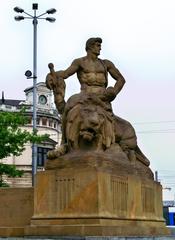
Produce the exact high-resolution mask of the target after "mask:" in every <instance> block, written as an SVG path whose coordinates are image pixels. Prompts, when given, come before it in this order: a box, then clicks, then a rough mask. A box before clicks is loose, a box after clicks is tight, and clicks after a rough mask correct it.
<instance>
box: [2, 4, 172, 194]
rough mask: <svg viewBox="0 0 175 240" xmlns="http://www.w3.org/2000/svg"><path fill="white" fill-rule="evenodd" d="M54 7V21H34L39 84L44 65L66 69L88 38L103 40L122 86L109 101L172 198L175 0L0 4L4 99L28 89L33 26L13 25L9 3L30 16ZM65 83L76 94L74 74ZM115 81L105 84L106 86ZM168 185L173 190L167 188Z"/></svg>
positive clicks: (104, 50)
mask: <svg viewBox="0 0 175 240" xmlns="http://www.w3.org/2000/svg"><path fill="white" fill-rule="evenodd" d="M35 2H36V3H38V4H39V9H38V14H40V13H43V12H45V11H46V10H47V9H49V8H56V9H57V13H56V14H54V16H53V17H55V18H56V22H55V23H49V22H47V21H45V20H40V21H39V23H38V67H37V69H38V82H40V81H45V76H46V74H47V73H48V68H47V65H48V63H49V62H53V63H54V65H55V69H56V70H60V69H65V68H67V67H68V66H69V64H70V63H71V62H72V60H73V59H75V58H78V57H81V56H83V55H85V49H84V46H85V42H86V40H87V39H88V38H89V37H101V38H102V39H103V44H102V51H101V58H102V59H109V60H111V61H112V62H113V63H114V64H115V65H116V67H117V68H118V69H119V70H120V72H121V73H122V75H123V76H124V78H125V79H126V84H125V86H124V88H123V90H122V92H120V94H119V95H118V97H117V98H116V100H115V101H114V103H113V109H114V112H115V114H116V115H118V116H120V117H122V118H124V119H126V120H128V121H130V122H131V123H132V124H133V125H134V127H135V129H136V132H137V137H138V144H139V146H140V148H141V149H142V150H143V152H144V153H145V155H146V156H147V157H148V158H149V160H150V162H151V168H152V170H153V171H155V170H157V171H158V173H159V178H160V179H161V180H163V181H162V183H163V187H171V188H172V190H171V191H168V190H163V192H164V198H169V197H170V198H171V199H174V197H175V188H174V187H175V151H174V149H175V146H174V144H175V140H174V138H175V106H174V105H175V101H174V98H175V97H174V91H175V67H174V64H175V14H174V12H175V1H174V0H88V1H85V0H38V1H31V0H8V1H7V0H1V8H0V26H1V28H0V29H1V44H0V67H1V68H0V69H1V71H0V90H1V91H4V92H5V98H7V99H25V95H24V92H23V91H24V89H25V88H27V87H29V86H31V85H32V80H27V79H26V78H25V76H24V73H25V71H26V70H27V69H31V70H32V58H33V52H32V51H33V50H32V48H33V43H32V41H33V26H32V21H31V20H28V19H25V20H24V21H21V22H16V21H15V20H14V16H16V15H18V14H17V13H15V12H14V11H13V8H14V7H15V6H19V7H21V8H24V9H25V11H26V12H28V13H31V14H33V12H32V3H35ZM66 81H67V90H66V98H68V97H69V96H70V95H71V94H73V93H76V92H79V83H78V81H77V79H76V77H71V78H69V79H67V80H66ZM113 84H114V81H113V80H110V85H113ZM173 183H174V185H173Z"/></svg>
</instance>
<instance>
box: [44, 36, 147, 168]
mask: <svg viewBox="0 0 175 240" xmlns="http://www.w3.org/2000/svg"><path fill="white" fill-rule="evenodd" d="M101 43H102V39H101V38H90V39H88V40H87V42H86V52H87V55H86V56H84V57H81V58H78V59H75V60H74V61H73V62H72V64H71V65H70V67H68V68H67V69H66V70H63V71H57V72H55V71H54V66H53V64H49V68H50V73H49V74H48V75H47V77H46V85H47V87H48V88H49V89H51V90H53V93H54V98H55V104H56V107H57V109H58V111H59V113H60V114H61V115H62V144H61V146H60V147H59V148H58V149H56V150H53V151H50V152H49V153H48V158H49V159H55V158H57V157H59V156H61V155H64V154H66V153H69V152H71V151H74V150H77V151H78V150H79V151H89V150H91V151H102V152H104V153H115V152H116V151H119V149H120V151H122V152H124V153H125V154H126V155H127V157H128V159H129V160H130V161H139V162H140V163H141V164H143V165H145V166H149V160H148V159H147V158H146V157H145V156H144V154H143V153H142V152H141V150H140V149H139V147H138V146H137V138H136V134H135V131H134V128H133V127H132V126H131V124H130V123H129V122H127V121H126V120H124V119H122V118H119V117H118V116H115V115H114V113H113V111H112V106H111V102H112V101H113V100H114V99H115V97H116V96H117V94H118V93H119V92H120V91H121V89H122V88H123V86H124V84H125V79H124V77H123V76H122V75H121V73H120V72H119V70H118V69H117V68H116V67H115V65H114V64H113V63H112V62H111V61H109V60H106V59H105V60H102V59H100V58H98V56H99V55H100V50H101ZM75 73H77V78H78V80H79V82H80V85H81V92H80V93H79V94H75V95H73V96H71V97H70V98H69V99H68V101H67V103H66V102H65V100H64V95H65V82H64V79H67V78H68V77H70V76H71V75H73V74H75ZM108 73H109V74H110V75H111V76H112V78H113V79H115V80H116V83H115V85H114V87H108Z"/></svg>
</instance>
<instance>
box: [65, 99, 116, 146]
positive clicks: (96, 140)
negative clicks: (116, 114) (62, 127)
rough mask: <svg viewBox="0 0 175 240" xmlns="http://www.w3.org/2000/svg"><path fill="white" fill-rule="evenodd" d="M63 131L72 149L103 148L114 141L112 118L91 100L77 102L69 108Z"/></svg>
mask: <svg viewBox="0 0 175 240" xmlns="http://www.w3.org/2000/svg"><path fill="white" fill-rule="evenodd" d="M65 133H66V140H67V143H68V145H69V147H70V148H72V149H81V150H84V149H86V150H87V149H89V150H95V149H103V150H105V149H106V148H109V147H110V145H111V144H112V143H113V142H114V141H115V134H114V125H113V118H112V117H111V116H110V114H109V113H108V112H107V111H106V110H105V109H104V108H102V107H101V106H99V105H95V104H93V102H92V101H89V102H83V103H79V104H77V105H75V106H74V107H73V108H72V109H70V111H69V112H68V114H67V123H66V132H65Z"/></svg>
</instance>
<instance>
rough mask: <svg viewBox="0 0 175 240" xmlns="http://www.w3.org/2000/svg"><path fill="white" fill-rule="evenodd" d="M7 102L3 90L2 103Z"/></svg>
mask: <svg viewBox="0 0 175 240" xmlns="http://www.w3.org/2000/svg"><path fill="white" fill-rule="evenodd" d="M4 103H5V98H4V91H2V104H4Z"/></svg>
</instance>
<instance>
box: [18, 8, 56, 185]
mask: <svg viewBox="0 0 175 240" xmlns="http://www.w3.org/2000/svg"><path fill="white" fill-rule="evenodd" d="M32 9H33V11H34V14H33V16H32V15H31V14H29V13H27V12H25V11H24V9H22V8H19V7H15V8H14V11H15V12H17V13H23V14H25V15H27V17H24V16H22V15H19V16H15V20H16V21H21V20H24V19H32V20H33V21H32V22H33V75H32V72H31V71H30V70H28V71H26V73H25V75H26V77H27V78H33V133H34V134H36V130H37V128H36V120H37V91H36V90H37V89H36V84H37V24H38V19H45V20H47V21H49V22H55V20H56V19H55V18H53V17H43V16H44V15H45V14H54V13H55V12H56V9H54V8H51V9H49V10H47V11H46V12H44V13H42V14H40V15H38V16H37V15H36V11H37V10H38V4H37V3H33V5H32ZM36 172H37V145H36V143H33V145H32V186H34V176H35V174H36Z"/></svg>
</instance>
